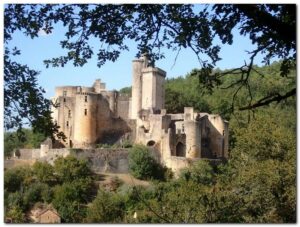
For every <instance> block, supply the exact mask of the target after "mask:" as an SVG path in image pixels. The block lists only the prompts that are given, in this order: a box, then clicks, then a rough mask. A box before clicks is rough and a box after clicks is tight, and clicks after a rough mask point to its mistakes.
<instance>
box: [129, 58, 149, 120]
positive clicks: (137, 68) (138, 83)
mask: <svg viewBox="0 0 300 227" xmlns="http://www.w3.org/2000/svg"><path fill="white" fill-rule="evenodd" d="M147 64H148V59H147V57H146V55H144V56H143V57H141V58H140V59H135V60H133V61H132V91H131V93H132V101H131V119H137V118H138V113H139V111H140V110H141V109H142V69H143V68H145V67H147Z"/></svg>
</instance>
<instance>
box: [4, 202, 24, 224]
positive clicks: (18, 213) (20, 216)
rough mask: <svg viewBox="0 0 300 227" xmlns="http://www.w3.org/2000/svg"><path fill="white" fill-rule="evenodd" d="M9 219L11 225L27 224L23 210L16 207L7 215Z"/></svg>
mask: <svg viewBox="0 0 300 227" xmlns="http://www.w3.org/2000/svg"><path fill="white" fill-rule="evenodd" d="M5 216H6V218H7V219H10V220H11V223H25V221H26V217H25V214H24V213H23V211H22V209H21V208H19V207H17V206H15V207H13V208H11V209H9V210H8V211H7V213H6V214H5Z"/></svg>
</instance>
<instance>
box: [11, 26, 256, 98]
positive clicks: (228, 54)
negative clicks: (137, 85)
mask: <svg viewBox="0 0 300 227" xmlns="http://www.w3.org/2000/svg"><path fill="white" fill-rule="evenodd" d="M63 39H64V28H63V27H62V26H59V25H57V26H56V27H55V29H54V31H53V33H52V34H50V35H45V34H43V33H41V34H40V36H39V37H38V38H35V39H31V38H29V37H26V36H25V35H23V34H22V33H21V32H16V33H15V34H14V35H13V40H12V41H10V43H9V47H14V46H17V47H18V48H19V49H20V50H21V53H22V54H21V55H20V56H18V57H16V58H15V59H16V60H17V61H18V62H20V63H23V64H27V65H28V66H29V67H30V68H32V69H34V70H38V71H40V72H41V73H40V75H39V76H38V81H39V84H40V85H41V86H42V87H43V88H44V89H45V90H46V92H47V93H46V94H45V96H46V97H47V98H50V97H52V96H53V95H54V89H55V87H56V86H64V85H74V86H75V85H83V86H91V85H92V84H93V82H94V80H95V79H97V78H100V79H101V80H102V81H103V82H104V83H106V87H107V89H109V90H112V89H116V90H119V89H121V88H122V87H126V86H131V61H132V60H133V59H134V58H135V55H136V53H137V49H136V44H135V43H133V42H132V41H131V42H130V43H129V49H130V50H129V51H124V52H123V53H121V55H120V57H119V59H118V60H117V61H116V62H114V63H113V62H107V63H106V64H105V65H104V66H102V67H101V68H98V67H97V59H96V55H95V56H94V57H93V58H92V59H91V60H90V61H89V62H88V63H87V64H85V65H84V66H83V67H74V66H73V65H72V63H69V64H67V65H66V66H65V67H59V68H52V67H49V68H48V69H47V68H46V67H45V65H44V64H43V60H45V59H50V58H52V57H58V56H61V55H63V54H64V53H66V52H65V51H64V50H63V49H62V48H61V47H60V44H59V41H61V40H63ZM215 41H216V42H218V40H215ZM91 44H92V46H93V47H94V52H97V51H96V50H97V48H98V46H99V45H100V42H99V41H98V40H96V39H92V40H91ZM254 48H255V47H254V46H253V45H252V44H251V42H250V40H249V39H248V37H244V36H240V35H239V33H237V32H235V33H234V41H233V45H231V46H230V45H222V48H221V54H220V55H221V58H222V60H221V61H219V62H218V63H217V67H219V68H221V69H226V68H227V69H228V68H233V67H240V66H242V65H243V64H244V62H245V61H246V62H247V63H249V57H248V54H247V53H246V50H248V51H249V50H253V49H254ZM163 51H164V52H165V53H166V55H165V56H166V57H165V59H162V60H159V61H157V62H156V64H155V65H156V66H157V67H159V68H161V69H163V70H165V71H166V72H167V78H173V77H178V76H184V75H186V74H187V73H189V72H190V71H191V70H192V69H193V68H199V67H200V65H199V62H198V60H197V57H196V56H195V54H194V53H193V52H192V51H191V50H190V49H182V50H181V52H180V54H179V56H178V58H177V61H176V64H175V65H174V66H173V64H174V60H175V56H176V54H177V52H174V51H171V50H167V49H163ZM203 58H205V57H203ZM255 63H256V64H260V63H261V57H260V56H258V58H257V61H256V62H255ZM172 66H173V67H172Z"/></svg>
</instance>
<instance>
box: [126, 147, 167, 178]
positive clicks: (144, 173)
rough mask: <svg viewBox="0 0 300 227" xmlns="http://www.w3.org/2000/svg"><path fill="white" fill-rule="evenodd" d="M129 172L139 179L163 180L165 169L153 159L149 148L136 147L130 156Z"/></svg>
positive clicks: (131, 150)
mask: <svg viewBox="0 0 300 227" xmlns="http://www.w3.org/2000/svg"><path fill="white" fill-rule="evenodd" d="M128 162H129V172H130V173H131V174H132V175H133V176H134V177H136V178H138V179H143V180H146V179H163V178H164V171H165V169H164V168H163V167H162V166H161V165H160V164H159V163H158V162H157V161H156V160H155V159H154V158H153V156H152V155H151V153H150V151H149V150H148V148H147V147H145V146H143V145H135V146H133V147H132V148H131V149H130V153H129V156H128Z"/></svg>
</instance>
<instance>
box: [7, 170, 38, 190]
mask: <svg viewBox="0 0 300 227" xmlns="http://www.w3.org/2000/svg"><path fill="white" fill-rule="evenodd" d="M32 181H33V180H32V172H31V169H30V168H29V167H16V168H13V169H9V170H6V171H5V172H4V189H6V190H7V191H8V192H15V191H18V190H20V189H21V187H23V186H26V185H29V184H30V183H31V182H32Z"/></svg>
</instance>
